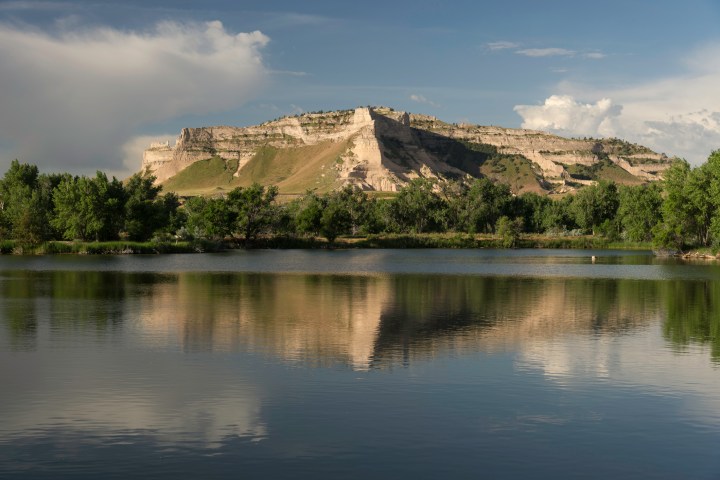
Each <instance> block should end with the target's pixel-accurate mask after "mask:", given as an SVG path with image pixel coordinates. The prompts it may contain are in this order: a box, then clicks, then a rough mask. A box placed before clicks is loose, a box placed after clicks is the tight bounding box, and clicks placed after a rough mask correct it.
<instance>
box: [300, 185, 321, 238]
mask: <svg viewBox="0 0 720 480" xmlns="http://www.w3.org/2000/svg"><path fill="white" fill-rule="evenodd" d="M324 208H325V202H324V201H323V199H322V198H320V197H319V196H318V195H317V194H315V193H314V192H311V191H309V192H307V193H305V195H304V196H303V197H302V198H301V199H300V200H299V201H298V202H297V205H296V207H295V208H294V210H295V225H296V226H297V231H298V232H299V233H302V234H307V235H310V236H313V237H315V236H317V235H320V228H321V227H322V214H323V209H324Z"/></svg>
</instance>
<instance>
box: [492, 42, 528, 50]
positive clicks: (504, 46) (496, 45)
mask: <svg viewBox="0 0 720 480" xmlns="http://www.w3.org/2000/svg"><path fill="white" fill-rule="evenodd" d="M485 46H486V47H487V49H488V50H492V51H497V50H508V49H513V48H519V47H520V44H519V43H515V42H507V41H499V42H490V43H486V44H485Z"/></svg>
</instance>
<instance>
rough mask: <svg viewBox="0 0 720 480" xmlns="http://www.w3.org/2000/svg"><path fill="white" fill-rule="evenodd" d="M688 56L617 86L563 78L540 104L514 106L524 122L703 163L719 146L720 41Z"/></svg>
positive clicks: (526, 125)
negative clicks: (679, 68)
mask: <svg viewBox="0 0 720 480" xmlns="http://www.w3.org/2000/svg"><path fill="white" fill-rule="evenodd" d="M686 58H687V59H688V60H686V61H685V65H684V67H685V71H684V72H682V74H678V75H675V76H669V77H667V78H662V79H659V80H654V81H649V82H645V83H640V84H637V85H633V86H630V87H627V88H616V89H598V88H593V87H589V86H583V85H575V84H570V83H564V84H560V85H558V86H557V90H558V91H559V93H557V94H555V95H551V96H550V97H548V98H547V99H546V100H545V101H544V102H543V103H542V104H539V105H517V106H515V111H516V112H517V113H518V114H519V115H520V116H521V117H522V119H523V122H522V126H523V128H531V129H538V130H547V131H551V132H556V133H559V134H563V135H573V136H595V137H597V136H616V137H620V138H623V139H626V140H629V141H632V142H636V143H641V144H643V145H646V146H648V147H650V148H652V149H653V150H655V151H658V152H661V153H666V154H668V155H677V156H680V157H683V158H685V159H687V160H688V161H690V162H691V163H692V164H694V165H699V164H700V163H702V162H704V161H705V160H707V157H708V155H709V154H710V153H711V152H712V151H713V150H717V149H720V89H719V88H718V87H717V86H718V85H720V61H718V58H720V44H716V45H710V46H704V47H703V48H700V49H698V50H696V51H695V52H691V53H690V54H689V55H687V57H686ZM578 98H582V99H593V100H594V101H593V102H590V103H583V102H582V101H578V100H577V99H578ZM598 99H599V100H598Z"/></svg>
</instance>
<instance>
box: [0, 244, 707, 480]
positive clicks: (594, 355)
mask: <svg viewBox="0 0 720 480" xmlns="http://www.w3.org/2000/svg"><path fill="white" fill-rule="evenodd" d="M315 253H317V254H318V255H316V254H315ZM315 253H314V252H307V251H298V252H233V253H232V254H227V255H220V256H214V255H209V256H206V255H190V256H170V257H160V256H158V257H108V258H95V259H90V260H87V261H86V259H83V258H78V257H62V258H61V257H47V258H41V259H40V260H38V259H36V258H24V259H22V258H21V259H14V258H13V259H6V258H0V264H2V265H6V266H7V265H12V266H13V267H14V268H13V269H12V270H3V271H0V384H2V385H3V388H2V390H0V405H1V406H2V416H0V446H2V445H4V446H5V447H6V448H5V449H4V450H5V453H2V450H3V448H0V465H2V464H5V465H6V467H5V468H10V470H3V469H2V468H0V476H3V472H8V471H13V470H12V469H13V468H20V467H21V466H24V467H36V466H37V464H36V462H34V461H33V460H32V458H33V455H41V457H42V455H45V454H42V453H37V452H41V451H42V450H43V447H42V446H43V445H44V444H45V443H47V444H48V446H47V447H46V449H47V450H48V452H49V453H47V454H46V455H47V457H42V458H50V457H52V456H53V455H54V456H55V457H54V458H65V459H76V461H78V462H79V461H80V460H77V459H82V458H86V457H85V456H87V455H98V457H97V459H98V460H97V461H98V466H97V470H96V471H95V473H98V472H100V471H102V465H104V464H106V463H107V462H108V461H115V462H117V459H115V460H112V459H111V460H108V459H107V458H105V457H103V455H104V453H103V452H106V453H107V452H118V453H115V454H114V455H119V456H126V457H129V458H135V459H139V460H138V465H144V464H143V461H146V462H150V463H152V462H154V461H155V460H156V459H157V458H170V457H172V459H173V460H172V462H170V463H172V464H173V465H175V467H174V468H175V470H168V471H167V472H166V473H167V475H166V476H174V477H177V475H178V474H183V473H184V474H186V475H188V474H192V473H195V474H202V473H203V472H204V470H203V469H200V466H203V468H204V469H205V470H207V469H208V468H210V470H208V471H210V472H214V473H215V474H217V475H219V476H223V475H222V473H223V471H222V470H213V469H214V468H216V465H215V464H212V465H211V464H208V463H204V461H203V460H201V459H200V456H202V457H203V458H205V457H204V456H205V455H210V456H211V457H207V458H216V457H215V456H217V457H222V458H224V459H225V460H224V462H225V463H224V465H226V467H227V468H229V469H230V471H234V472H235V473H237V471H238V470H237V467H239V466H240V465H242V466H244V467H247V466H248V465H254V466H255V467H257V468H259V465H261V466H262V468H259V469H258V470H253V469H252V468H250V470H246V472H250V473H252V472H255V473H259V472H261V473H262V474H263V475H265V476H272V477H273V478H275V477H283V476H287V477H291V476H292V475H291V473H297V472H298V471H299V472H305V473H309V472H313V473H316V474H318V477H324V478H338V477H348V476H350V477H352V476H356V477H363V478H366V477H367V476H376V477H378V476H380V477H390V476H392V475H395V476H397V475H409V474H412V473H413V472H414V473H415V474H417V475H423V474H424V475H427V474H428V473H432V474H433V475H434V476H440V475H443V474H444V475H448V474H450V475H451V476H452V475H454V476H463V475H468V474H469V472H477V469H478V467H482V468H483V471H486V472H487V473H488V474H489V475H491V474H492V473H493V472H494V473H495V474H496V476H497V474H499V473H505V474H506V475H504V476H506V477H508V478H513V477H515V478H527V477H528V476H532V475H534V474H535V475H536V474H538V472H541V473H544V474H548V475H550V474H555V475H561V474H563V473H565V474H567V472H568V471H574V472H578V471H587V468H588V466H591V467H592V471H593V475H591V476H595V477H597V478H602V476H603V475H605V476H613V478H618V477H622V476H625V477H626V478H632V477H633V474H635V476H637V475H642V474H643V473H644V474H645V475H650V476H653V475H652V474H656V475H655V476H657V477H660V478H662V477H663V476H665V477H667V478H676V477H677V475H679V474H680V473H687V472H683V469H684V468H687V466H688V465H693V468H696V469H697V468H701V469H705V473H709V472H712V468H714V466H717V467H718V468H720V464H718V463H717V462H716V463H712V462H711V461H710V460H709V459H710V458H715V456H714V455H715V454H714V452H711V450H712V445H716V444H717V441H718V440H720V432H719V430H718V428H719V427H720V415H719V414H718V413H717V412H720V383H719V382H718V381H717V378H718V377H717V374H718V370H717V369H718V367H717V364H716V363H713V361H711V359H712V358H715V353H714V352H712V351H711V347H710V346H708V344H706V343H703V342H701V341H699V340H697V339H698V338H700V335H699V334H698V332H696V331H694V330H690V331H688V332H685V331H684V330H682V329H683V328H684V323H682V322H680V323H678V322H677V321H675V322H671V321H669V320H668V319H669V318H670V316H671V315H677V313H676V312H684V311H686V310H687V308H686V307H685V304H684V303H682V301H681V300H682V299H683V298H685V297H687V296H688V295H686V294H687V293H688V292H695V290H693V288H695V287H697V288H696V290H697V291H698V292H700V293H697V292H696V293H694V294H693V295H696V296H697V298H696V297H694V296H693V295H689V297H690V298H689V300H688V301H690V302H691V303H696V300H698V299H699V300H702V301H703V302H705V303H703V305H705V309H706V310H707V312H706V315H705V317H703V318H705V319H706V320H707V318H706V317H708V315H710V316H712V313H713V312H716V311H717V309H718V308H720V304H718V301H719V300H720V299H719V298H716V296H717V294H716V293H714V290H713V288H714V287H712V285H713V282H696V283H693V282H689V281H688V280H690V279H693V278H701V279H702V278H712V277H714V276H715V272H716V271H717V268H716V267H714V266H711V265H695V266H691V267H688V272H689V273H687V272H685V271H683V270H682V269H683V268H685V267H682V266H679V265H663V264H654V263H653V261H652V260H648V258H646V257H642V258H643V260H642V261H641V262H640V263H641V264H640V265H635V264H633V262H636V260H637V258H635V257H632V256H631V255H626V254H622V255H617V256H610V255H607V254H606V253H605V254H604V255H605V256H604V257H602V258H599V259H598V263H596V264H595V265H591V264H589V263H585V256H584V255H580V254H578V252H577V251H574V252H568V253H564V252H561V255H560V256H559V257H558V258H555V259H547V258H546V259H543V257H542V255H539V254H537V252H531V251H522V252H518V253H517V256H513V255H512V254H511V255H510V256H509V257H508V256H507V254H503V255H499V254H498V252H487V253H485V254H481V255H479V257H478V258H480V260H478V259H477V258H475V257H476V256H475V255H473V253H474V252H473V251H459V252H454V251H451V252H448V251H440V252H437V253H434V252H433V251H429V252H428V251H408V252H402V253H398V252H392V251H369V252H315ZM580 253H582V252H580ZM276 254H277V257H278V259H277V263H268V262H269V261H270V260H271V259H272V258H274V257H273V256H274V255H276ZM428 256H430V257H431V258H430V260H427V257H428ZM318 258H322V259H323V262H324V261H325V259H327V258H330V259H331V260H330V265H333V264H340V263H342V265H343V270H342V272H345V273H344V274H342V275H327V274H313V275H307V274H301V273H299V272H301V271H305V270H313V271H314V270H318V269H323V268H329V267H327V266H325V267H323V266H318V263H320V262H319V261H318ZM55 259H57V262H56V263H55ZM248 259H249V260H248ZM519 259H522V260H519ZM426 260H427V261H426ZM524 261H527V264H526V263H523V262H524ZM183 262H188V264H189V265H190V267H189V268H188V270H189V271H188V272H180V271H178V268H179V266H181V265H183ZM203 262H208V263H209V264H210V267H211V268H210V270H213V269H217V270H218V271H216V272H215V273H203V272H201V271H199V270H198V269H199V268H200V267H201V265H202V263H203ZM223 262H224V263H225V265H224V268H225V269H228V268H235V267H237V266H238V265H240V264H243V265H246V266H247V265H249V266H251V267H252V266H262V267H263V268H264V269H265V270H267V271H274V270H279V271H291V272H294V273H292V274H290V275H287V274H269V273H266V274H257V273H254V274H248V273H227V272H226V271H225V270H223V269H222V268H220V267H221V266H222V263H223ZM333 262H335V263H333ZM383 264H388V265H390V266H389V267H387V268H386V270H385V271H384V272H382V273H381V274H374V273H373V274H370V273H367V272H373V271H375V270H376V269H377V268H378V267H377V266H378V265H383ZM53 265H54V266H55V270H52V269H51V268H50V267H52V266H53ZM91 265H101V266H104V270H103V269H102V268H101V269H100V272H92V271H90V270H88V267H89V266H91ZM403 265H405V267H403ZM478 265H485V266H488V265H490V266H491V268H496V267H497V268H498V269H501V270H502V271H503V272H505V273H503V274H502V275H497V276H494V275H490V276H481V275H460V273H462V272H463V271H464V269H466V268H475V267H477V266H478ZM118 266H124V267H123V269H125V267H127V268H126V270H127V271H128V272H135V273H123V272H115V273H113V271H112V269H113V268H116V267H118ZM24 267H29V268H28V270H23V269H22V268H24ZM65 267H67V269H66V268H65ZM483 268H484V267H483ZM536 268H540V269H550V268H557V269H560V270H562V269H563V268H565V269H566V271H569V272H570V274H568V275H558V276H557V277H556V276H555V275H540V276H536V275H535V274H534V273H532V272H534V271H536V270H535V269H536ZM393 269H400V270H402V271H403V275H392V274H390V273H389V272H392V271H393ZM423 269H426V270H433V269H445V270H448V271H450V272H451V274H450V275H446V276H442V275H425V274H414V273H413V272H415V271H416V270H423ZM514 269H519V270H521V271H522V272H523V274H522V275H521V276H519V277H517V278H514V277H513V276H512V275H511V274H509V273H507V272H512V271H514ZM573 269H577V272H575V273H573V272H574V271H575V270H573ZM582 269H584V270H585V271H588V270H589V269H592V271H593V272H595V273H593V274H592V275H588V276H582V275H581V274H580V273H579V272H581V271H583V270H582ZM603 269H604V271H607V272H610V273H612V272H614V273H619V276H620V277H621V278H624V280H609V279H605V278H603V277H604V276H605V273H602V271H603ZM648 269H649V270H648ZM251 270H253V268H251ZM560 270H559V271H560ZM148 271H159V272H176V273H160V274H158V273H137V272H148ZM348 271H352V272H354V271H361V272H365V273H363V274H362V275H348V274H346V272H348ZM498 271H499V270H498ZM546 271H549V270H546ZM598 271H601V273H600V274H598V273H597V272H598ZM649 271H652V272H654V273H653V275H660V274H664V275H666V277H664V278H667V279H668V280H666V281H663V282H656V281H647V280H644V275H646V274H647V273H648V272H649ZM679 271H682V272H684V273H680V274H678V272H679ZM528 272H530V273H528ZM678 277H679V278H681V280H677V278H678ZM653 278H654V277H653ZM708 285H710V286H711V287H708ZM688 289H689V290H688ZM673 296H676V297H678V299H677V302H676V303H669V302H670V301H671V300H672V301H675V300H673V299H672V298H671V297H673ZM686 300H687V299H686ZM708 309H709V310H708ZM713 309H715V310H713ZM676 320H677V319H676ZM680 320H683V319H680ZM686 320H690V318H688V319H686ZM703 328H705V327H703ZM673 329H675V330H673ZM678 329H679V330H678ZM699 332H700V333H702V329H701V330H699ZM669 338H673V339H674V338H681V339H682V338H689V339H690V340H689V341H687V342H686V343H683V344H677V343H673V342H670V341H669V340H668V339H669ZM623 439H624V440H623ZM72 445H75V447H72ZM78 446H83V447H82V448H80V447H78ZM76 447H77V448H76ZM136 447H137V449H135V448H136ZM140 447H142V448H140ZM673 450H676V451H675V452H674V455H675V457H673V455H672V454H671V453H672V452H673ZM30 451H33V452H35V453H33V454H32V455H30V454H29V452H30ZM120 452H122V453H120ZM478 452H482V454H479V453H478ZM153 455H157V457H154V456H153ZM163 455H166V456H167V457H162V456H163ZM518 455H522V456H523V458H524V459H525V460H526V462H525V463H523V464H516V463H517V462H516V461H515V459H516V457H517V456H518ZM184 457H188V458H192V459H194V460H193V463H192V464H188V463H183V461H181V460H180V459H181V458H184ZM678 457H679V458H681V460H680V461H678V460H677V458H678ZM143 459H144V460H143ZM141 460H142V461H141ZM370 460H372V461H370ZM610 460H611V461H610ZM45 461H47V462H49V463H48V465H50V466H48V469H49V470H48V472H52V471H53V470H52V465H53V464H52V460H45ZM87 461H88V462H89V461H90V460H87ZM130 463H131V462H129V463H128V465H125V466H124V467H123V468H125V470H122V469H121V470H119V471H120V472H125V474H127V475H133V474H137V473H138V471H139V470H133V467H132V466H131V465H130ZM12 465H14V466H15V467H10V466H12ZM648 465H650V467H648ZM156 466H157V465H156ZM88 468H89V467H88ZM137 468H140V467H137ZM194 468H197V469H200V470H193V469H194ZM218 468H219V467H218ZM303 468H305V470H303ZM648 468H649V470H648ZM298 469H299V470H298ZM568 469H569V470H568ZM573 469H575V470H573ZM578 469H580V470H578ZM87 471H88V472H92V469H90V468H89V469H88V470H87ZM695 471H699V470H695ZM718 471H720V470H718ZM68 472H70V473H69V474H68V475H69V476H70V477H72V475H71V474H72V473H73V472H72V470H68ZM661 472H664V473H662V474H660V473H661ZM54 473H57V472H54ZM74 473H77V471H75V472H74ZM225 473H227V472H225ZM48 476H51V475H48ZM705 476H707V475H705ZM697 477H701V476H700V475H697ZM685 478H692V475H691V476H690V477H687V476H685Z"/></svg>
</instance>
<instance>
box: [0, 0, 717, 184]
mask: <svg viewBox="0 0 720 480" xmlns="http://www.w3.org/2000/svg"><path fill="white" fill-rule="evenodd" d="M358 105H387V106H392V107H394V108H396V109H399V110H407V111H411V112H418V113H428V114H432V115H436V116H437V117H439V118H441V119H443V120H445V121H449V122H470V123H477V124H483V125H502V126H507V127H526V128H535V129H541V130H547V131H551V132H555V133H559V134H562V135H568V136H594V137H600V136H618V137H621V138H625V139H628V140H630V141H633V142H638V143H642V144H645V145H648V146H650V147H651V148H654V149H655V150H657V151H660V152H665V153H667V154H669V155H679V156H682V157H684V158H686V159H688V160H689V161H690V162H691V163H693V164H699V163H701V162H702V161H704V160H705V159H706V158H707V156H708V155H709V153H710V152H711V151H712V150H715V149H718V148H720V2H718V0H712V1H710V0H686V1H684V2H682V3H681V2H676V1H665V0H652V1H650V0H633V1H627V0H625V1H615V0H606V1H596V2H581V1H577V0H576V1H552V0H548V1H543V2H541V1H537V0H535V1H530V0H524V1H514V2H509V1H485V2H478V1H477V0H476V1H464V0H462V1H445V2H439V1H426V0H415V1H390V0H385V1H382V2H381V1H375V0H366V1H364V2H343V1H337V0H336V1H324V0H318V1H313V0H306V1H262V2H261V1H252V2H250V1H244V2H243V1H222V0H214V1H204V2H196V1H193V2H191V1H184V0H178V1H172V2H171V1H154V2H153V1H142V2H141V1H124V2H117V3H114V2H100V1H82V0H76V1H73V0H69V1H66V2H54V1H0V169H2V170H3V171H4V170H5V169H6V168H7V165H9V163H10V161H11V160H12V159H13V158H18V159H20V160H21V161H23V162H29V163H35V164H37V165H39V166H40V167H41V169H42V170H43V171H71V172H74V173H93V172H94V171H95V170H96V169H101V170H104V171H107V172H109V173H111V174H116V175H118V176H126V175H128V174H129V173H132V172H134V171H136V170H138V168H139V165H140V155H141V151H142V148H143V147H144V146H145V145H146V144H147V143H149V142H150V141H152V140H154V139H165V138H174V137H176V136H177V135H178V133H179V131H180V129H181V128H182V127H194V126H207V125H220V124H222V125H239V126H242V125H252V124H256V123H260V122H263V121H266V120H270V119H273V118H276V117H279V116H282V115H286V114H293V113H298V112H303V111H315V110H334V109H343V108H352V107H355V106H358Z"/></svg>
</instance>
